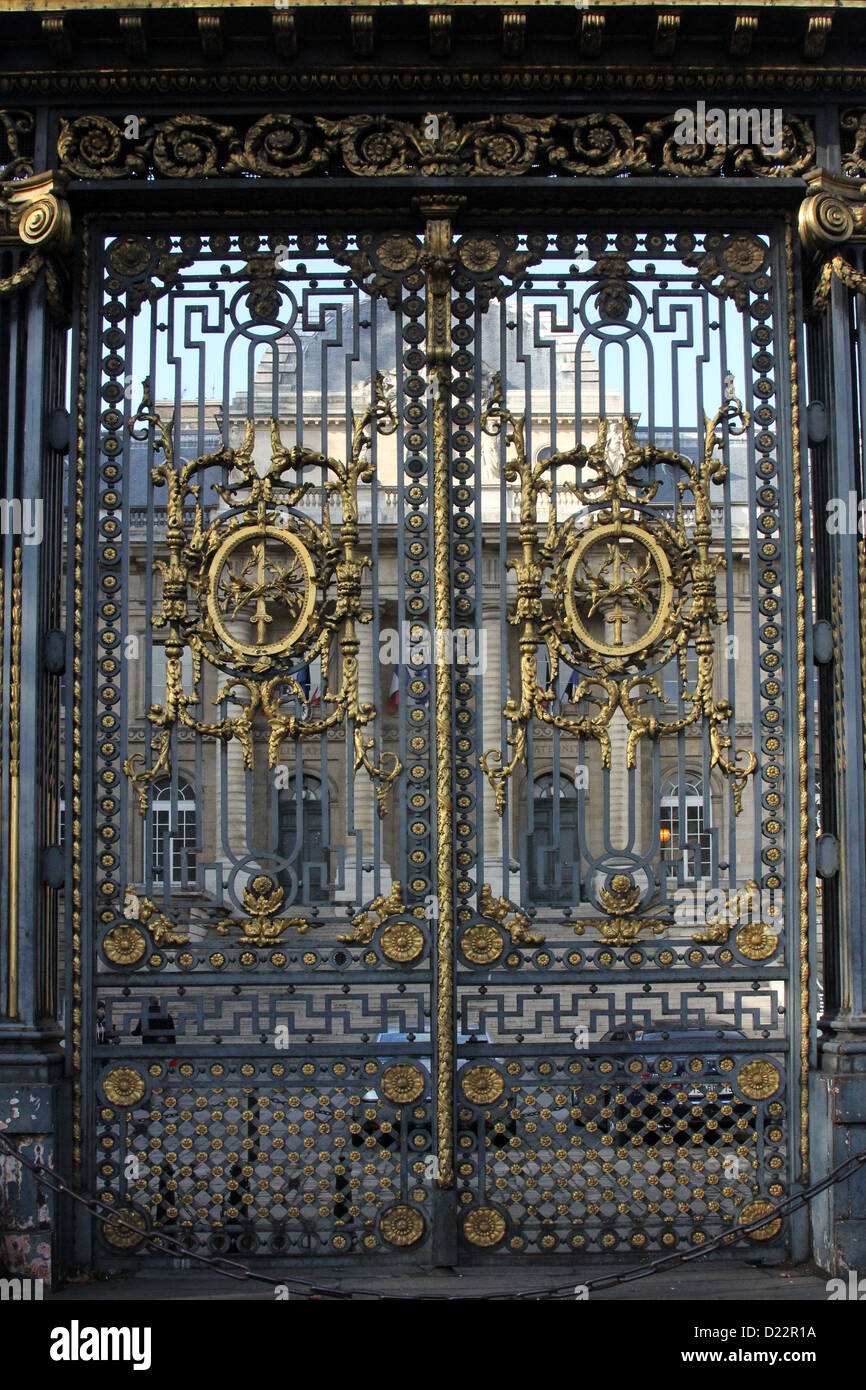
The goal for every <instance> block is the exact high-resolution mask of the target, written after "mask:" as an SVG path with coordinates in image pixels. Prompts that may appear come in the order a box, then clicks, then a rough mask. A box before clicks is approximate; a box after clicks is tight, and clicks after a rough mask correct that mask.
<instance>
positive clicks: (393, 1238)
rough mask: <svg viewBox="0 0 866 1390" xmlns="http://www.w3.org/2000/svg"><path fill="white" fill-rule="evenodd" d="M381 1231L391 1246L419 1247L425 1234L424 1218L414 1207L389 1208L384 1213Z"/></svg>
mask: <svg viewBox="0 0 866 1390" xmlns="http://www.w3.org/2000/svg"><path fill="white" fill-rule="evenodd" d="M379 1231H380V1233H381V1235H383V1236H384V1237H385V1240H387V1242H388V1244H389V1245H400V1246H405V1245H417V1243H418V1241H419V1240H420V1239H421V1237H422V1236H423V1234H424V1218H423V1217H422V1215H421V1213H420V1212H419V1211H416V1210H415V1208H414V1207H407V1206H403V1205H398V1206H394V1207H389V1208H388V1210H387V1211H385V1212H383V1213H382V1217H381V1219H380V1221H379Z"/></svg>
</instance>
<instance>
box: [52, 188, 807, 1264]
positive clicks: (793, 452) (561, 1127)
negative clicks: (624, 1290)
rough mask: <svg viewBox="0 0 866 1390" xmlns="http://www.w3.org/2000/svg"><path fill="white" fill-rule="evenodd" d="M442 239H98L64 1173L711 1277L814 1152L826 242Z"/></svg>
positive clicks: (276, 1244) (129, 1239)
mask: <svg viewBox="0 0 866 1390" xmlns="http://www.w3.org/2000/svg"><path fill="white" fill-rule="evenodd" d="M456 211H457V208H456V206H450V205H449V204H448V203H447V200H443V199H441V198H440V199H439V200H438V201H437V200H435V199H433V198H431V199H430V200H428V201H427V203H426V204H425V205H424V206H423V207H422V214H423V215H422V217H421V218H419V220H418V222H417V223H415V224H412V225H410V224H407V225H405V226H404V227H401V228H398V229H396V230H395V229H393V228H389V230H387V231H382V230H379V229H377V224H376V222H375V219H372V218H371V219H370V221H369V224H368V226H367V228H366V229H365V230H364V231H362V232H361V233H358V232H357V231H350V230H348V226H347V224H344V229H341V222H340V219H339V218H337V219H335V218H334V217H333V216H332V215H329V216H328V217H327V218H323V220H322V221H321V223H320V224H319V225H315V224H313V223H310V222H308V221H299V222H298V223H297V224H295V225H293V224H292V222H291V220H290V219H289V220H287V219H285V218H283V219H280V218H276V217H274V218H271V219H269V218H265V217H262V216H259V217H257V218H256V219H254V220H253V219H249V220H238V221H236V222H235V224H233V225H231V224H230V223H229V221H228V220H227V219H226V218H225V217H222V218H220V219H218V220H217V221H213V222H211V221H209V220H208V217H207V216H206V215H202V216H201V217H199V218H196V219H195V220H194V222H190V221H189V220H187V221H184V220H182V219H180V218H177V219H175V220H174V221H172V220H170V219H167V220H166V221H165V223H164V224H163V223H160V224H159V228H158V230H156V231H154V230H153V227H154V219H153V218H152V217H151V218H149V219H148V223H147V225H146V226H145V225H144V224H142V225H141V226H138V225H136V224H135V223H134V221H130V220H129V219H128V218H126V219H124V221H123V222H122V223H118V224H116V225H115V224H112V223H111V222H110V221H102V220H100V221H98V222H97V221H93V222H92V223H91V224H90V226H89V228H88V238H89V241H88V252H87V267H86V288H85V298H84V301H83V318H82V324H83V331H82V336H81V348H82V390H83V394H82V399H81V403H80V404H81V421H82V429H83V448H82V450H81V452H80V460H79V465H78V468H79V473H78V478H77V487H76V491H75V495H76V514H75V517H74V519H73V520H74V526H73V530H72V533H71V540H70V545H71V547H72V549H73V552H74V563H73V566H72V567H71V568H72V570H73V574H74V594H73V605H72V606H73V610H74V624H75V629H74V641H75V647H76V653H77V666H76V670H75V674H74V679H73V682H72V689H71V712H70V716H69V717H70V718H71V721H72V749H73V754H72V757H71V762H70V770H69V786H70V788H71V795H70V801H71V804H73V805H74V815H73V817H72V833H73V838H74V846H73V898H72V914H73V922H72V933H73V938H72V939H73V942H74V945H75V949H74V952H73V956H74V960H73V970H74V975H75V980H74V984H75V987H76V989H78V990H80V998H81V1002H82V1008H83V1015H82V1021H81V1032H80V1036H79V1038H78V1039H77V1041H78V1043H79V1051H80V1068H79V1074H78V1084H77V1089H76V1100H75V1104H76V1116H75V1123H76V1125H77V1126H80V1129H79V1130H78V1131H77V1133H78V1134H80V1141H77V1142H80V1147H79V1148H78V1152H77V1158H78V1160H79V1164H80V1168H81V1177H82V1179H83V1181H84V1183H85V1185H90V1184H95V1186H96V1187H97V1188H98V1189H99V1190H100V1192H101V1194H102V1195H103V1196H104V1197H105V1198H106V1199H107V1200H110V1201H111V1202H113V1203H114V1204H115V1206H116V1207H117V1209H118V1210H122V1211H124V1212H125V1213H126V1214H127V1217H128V1219H130V1220H131V1221H132V1222H133V1223H134V1224H136V1225H138V1226H139V1227H140V1229H141V1230H142V1231H145V1230H159V1231H163V1232H165V1233H168V1234H171V1235H173V1236H176V1237H179V1238H180V1239H182V1240H184V1241H186V1242H188V1244H189V1248H190V1249H195V1250H209V1251H214V1252H221V1251H222V1252H228V1251H232V1252H237V1253H240V1254H244V1255H246V1254H249V1255H252V1254H258V1255H271V1256H286V1255H290V1256H306V1255H324V1256H327V1255H330V1256H342V1255H345V1254H349V1253H350V1254H352V1255H353V1256H354V1255H365V1254H368V1253H369V1254H380V1253H382V1252H392V1253H393V1252H394V1251H395V1250H405V1251H406V1252H408V1253H409V1254H411V1255H412V1256H413V1257H414V1256H417V1254H418V1252H419V1251H428V1252H432V1257H433V1258H442V1259H449V1260H451V1259H453V1258H454V1255H455V1250H457V1249H459V1250H460V1251H462V1258H470V1257H471V1258H477V1257H478V1256H483V1255H487V1254H489V1255H490V1256H491V1257H495V1256H501V1255H510V1256H518V1255H520V1256H529V1255H531V1256H535V1257H545V1256H561V1257H565V1256H573V1255H574V1253H575V1252H576V1251H587V1252H588V1251H602V1252H608V1251H621V1250H628V1251H634V1250H650V1249H667V1248H673V1247H676V1246H683V1245H685V1246H690V1245H698V1244H700V1243H701V1242H702V1241H704V1240H706V1239H707V1238H708V1236H709V1234H710V1233H711V1232H713V1233H715V1232H718V1231H719V1230H720V1229H723V1228H724V1226H725V1224H728V1225H731V1226H734V1225H735V1224H736V1223H737V1222H738V1221H741V1220H744V1219H750V1218H752V1217H754V1216H756V1215H759V1214H760V1212H761V1210H762V1209H763V1208H762V1206H761V1205H760V1204H761V1203H766V1202H767V1201H768V1199H772V1198H775V1197H777V1196H779V1195H781V1194H782V1193H783V1192H784V1191H786V1188H787V1185H788V1183H789V1182H790V1181H791V1178H792V1176H793V1175H794V1174H795V1173H796V1171H797V1166H798V1163H799V1160H800V1156H801V1154H804V1153H805V1147H804V1146H805V1106H804V1104H803V1096H802V1093H801V1089H800V1087H801V1084H802V1083H801V1081H800V1080H799V1079H800V1078H801V1076H804V1075H805V1070H803V1071H802V1072H801V1065H800V1064H801V1060H803V1059H802V1058H801V1048H802V1047H803V1046H805V1043H804V1039H805V1037H806V1036H807V1034H806V1031H805V1026H804V1025H805V1023H806V1021H807V1020H806V1019H804V1015H803V1009H804V1007H805V1003H804V999H805V994H804V991H805V982H806V975H805V974H804V966H805V962H806V956H805V950H806V934H805V933H806V916H807V913H806V906H807V904H806V900H805V898H804V893H805V879H803V878H801V876H800V875H799V874H798V871H797V868H796V866H797V865H798V864H799V863H801V862H802V859H801V853H800V851H801V843H802V837H803V836H804V835H805V814H806V800H805V799H806V789H807V788H806V759H805V742H804V740H805V723H804V721H805V698H806V697H805V673H804V659H803V646H802V642H803V611H804V610H803V604H804V578H803V554H802V529H801V511H800V506H801V499H800V492H799V460H798V443H797V435H796V413H795V405H796V375H795V373H796V363H795V362H793V360H792V353H793V338H792V335H791V331H790V320H789V312H790V307H791V306H790V295H791V284H792V273H793V272H792V254H793V252H792V245H791V234H790V230H789V229H788V228H787V227H786V225H785V224H784V223H782V222H781V221H779V222H776V221H774V220H772V219H765V220H763V221H760V220H756V219H755V218H753V217H751V218H750V217H749V216H747V215H746V214H742V215H740V214H735V215H733V216H731V215H730V214H728V215H726V216H725V218H724V220H723V221H722V220H720V218H719V217H718V216H717V215H709V214H708V215H707V216H706V217H705V218H704V219H703V220H702V221H695V222H694V223H689V224H686V222H685V220H684V219H677V220H676V223H675V225H674V224H673V219H671V222H672V224H671V225H669V224H668V222H666V221H664V220H663V219H659V218H650V217H646V218H644V219H643V221H641V220H639V219H637V218H632V219H631V220H628V219H624V218H622V217H620V216H617V217H616V218H608V219H607V221H605V220H604V219H601V218H597V219H589V220H587V222H586V223H585V225H582V226H577V225H576V224H575V222H574V220H573V219H559V218H556V217H551V218H549V219H548V224H545V225H539V224H538V223H537V222H533V221H531V220H530V219H529V218H527V219H526V221H525V224H524V225H519V224H517V223H515V225H514V226H513V228H512V230H511V231H509V232H506V233H502V232H499V231H497V232H494V231H492V230H491V229H490V227H489V225H485V223H484V221H483V219H482V220H479V221H478V222H477V223H476V224H473V225H468V224H467V225H462V224H460V223H455V226H456V230H455V228H452V216H453V215H454V214H455V213H456ZM786 865H787V866H788V869H787V871H786V868H785V866H786ZM91 904H94V905H95V906H94V907H93V908H92V911H91V906H90V905H91ZM98 1001H103V1002H104V1004H105V1025H104V1028H103V1026H102V1025H101V1024H100V1031H99V1032H98V1034H97V1022H98V1018H97V1003H98ZM99 1018H100V1019H101V1013H100V1015H99ZM792 1078H793V1080H792ZM778 1224H779V1223H774V1224H771V1225H769V1226H767V1227H765V1228H764V1230H763V1231H762V1232H761V1233H760V1234H761V1235H762V1236H765V1237H766V1238H767V1239H774V1238H777V1237H778V1238H779V1239H781V1238H782V1237H781V1236H780V1235H779V1233H778V1231H777V1229H776V1227H777V1226H778ZM100 1242H101V1253H100V1255H99V1258H100V1259H101V1260H104V1261H107V1262H109V1263H117V1260H118V1257H119V1256H121V1255H122V1254H123V1253H124V1252H125V1253H128V1254H131V1255H135V1256H136V1257H138V1255H140V1254H141V1253H142V1251H143V1249H144V1247H143V1246H142V1245H141V1243H140V1242H138V1241H136V1239H135V1238H134V1237H133V1236H132V1235H131V1233H130V1232H129V1231H128V1230H126V1229H124V1228H122V1227H119V1226H115V1227H112V1226H111V1225H110V1224H108V1223H106V1224H105V1225H104V1226H103V1229H102V1232H101V1234H100Z"/></svg>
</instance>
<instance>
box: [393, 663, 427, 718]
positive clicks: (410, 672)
mask: <svg viewBox="0 0 866 1390" xmlns="http://www.w3.org/2000/svg"><path fill="white" fill-rule="evenodd" d="M401 671H402V672H403V680H404V682H406V683H407V684H408V682H409V681H414V680H422V681H426V680H427V678H428V674H429V668H428V667H427V666H395V667H394V671H393V674H392V676H391V689H390V690H389V691H388V700H387V703H386V705H385V708H386V709H387V711H388V713H389V714H396V713H397V711H398V710H399V708H400V672H401ZM424 698H425V700H426V698H427V697H426V696H425V697H424Z"/></svg>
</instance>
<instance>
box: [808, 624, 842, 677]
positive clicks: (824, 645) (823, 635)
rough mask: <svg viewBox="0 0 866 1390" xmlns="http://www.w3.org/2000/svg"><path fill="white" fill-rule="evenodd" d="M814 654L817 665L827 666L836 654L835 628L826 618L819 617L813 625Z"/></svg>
mask: <svg viewBox="0 0 866 1390" xmlns="http://www.w3.org/2000/svg"><path fill="white" fill-rule="evenodd" d="M812 655H813V659H814V661H815V664H816V665H817V666H826V665H827V664H828V663H829V662H831V661H832V660H833V657H834V656H835V655H836V649H835V643H834V641H833V628H832V626H831V624H830V623H829V622H828V621H827V619H826V618H819V619H818V621H817V622H816V623H815V624H814V625H813V627H812Z"/></svg>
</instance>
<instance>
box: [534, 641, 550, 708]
mask: <svg viewBox="0 0 866 1390" xmlns="http://www.w3.org/2000/svg"><path fill="white" fill-rule="evenodd" d="M535 666H536V672H537V678H538V693H539V695H540V696H541V699H540V700H539V702H538V703H539V704H540V705H541V708H542V709H547V706H548V705H549V703H550V701H549V700H547V699H545V692H546V690H547V687H548V686H549V685H550V654H549V652H548V650H547V647H546V646H545V645H544V643H542V644H541V645H540V646H539V647H538V648H537V649H536V653H535Z"/></svg>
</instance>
